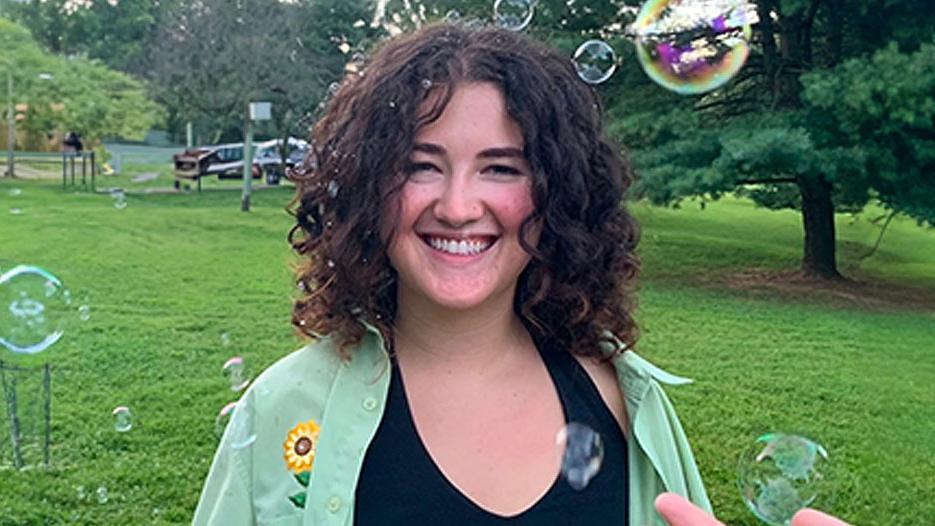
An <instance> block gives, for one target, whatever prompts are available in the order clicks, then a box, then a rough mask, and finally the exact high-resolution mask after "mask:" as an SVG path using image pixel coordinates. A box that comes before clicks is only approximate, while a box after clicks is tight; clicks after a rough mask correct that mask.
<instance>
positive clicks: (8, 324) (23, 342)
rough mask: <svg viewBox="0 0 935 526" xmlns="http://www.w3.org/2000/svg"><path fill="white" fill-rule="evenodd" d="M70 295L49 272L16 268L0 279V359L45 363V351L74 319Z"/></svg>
mask: <svg viewBox="0 0 935 526" xmlns="http://www.w3.org/2000/svg"><path fill="white" fill-rule="evenodd" d="M76 314H77V309H76V308H73V307H72V300H71V293H70V292H69V291H68V289H67V288H65V286H64V285H63V284H62V281H61V280H59V279H58V278H57V277H55V276H54V275H52V274H51V273H50V272H48V271H46V270H44V269H41V268H39V267H34V266H31V265H18V266H16V267H13V268H11V269H9V270H7V271H6V272H4V273H3V274H2V275H0V351H5V352H3V353H2V354H0V357H2V358H0V359H8V360H11V361H14V362H18V363H26V364H31V363H41V362H43V361H47V360H48V356H47V352H46V351H47V350H48V349H49V348H50V347H52V346H53V345H54V344H55V343H56V342H57V341H58V340H59V339H60V338H61V337H62V335H63V334H64V333H65V328H66V326H67V324H68V323H69V322H70V321H71V318H73V317H75V316H76Z"/></svg>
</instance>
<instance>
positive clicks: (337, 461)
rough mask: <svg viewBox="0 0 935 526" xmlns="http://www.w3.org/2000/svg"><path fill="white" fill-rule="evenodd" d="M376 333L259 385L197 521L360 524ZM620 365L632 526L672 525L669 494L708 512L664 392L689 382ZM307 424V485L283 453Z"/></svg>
mask: <svg viewBox="0 0 935 526" xmlns="http://www.w3.org/2000/svg"><path fill="white" fill-rule="evenodd" d="M369 329H370V330H369V331H368V332H367V334H366V336H365V337H364V340H363V341H362V342H361V343H360V347H359V348H358V349H356V350H355V352H353V353H352V356H353V357H352V359H351V360H350V361H342V360H341V358H340V357H339V355H338V353H337V351H336V349H335V348H334V346H333V345H332V342H331V340H330V339H329V338H324V339H322V340H319V341H317V342H315V343H312V344H310V345H307V346H306V347H304V348H302V349H300V350H298V351H296V352H294V353H292V354H290V355H289V356H287V357H285V358H283V359H282V360H280V361H278V362H277V363H276V364H274V365H273V366H272V367H270V368H269V369H268V370H266V371H265V372H264V373H263V374H262V375H260V377H259V378H257V379H256V381H255V382H254V384H253V385H252V386H251V387H250V389H249V390H248V391H247V392H246V393H245V394H244V396H243V398H242V399H241V401H240V403H239V405H238V407H237V409H236V410H235V412H234V416H233V417H232V419H231V422H230V424H229V425H228V426H227V430H226V431H225V433H224V437H223V438H222V440H221V444H220V446H219V447H218V450H217V453H216V455H215V457H214V463H213V464H212V466H211V471H210V473H209V474H208V479H207V481H206V482H205V486H204V489H203V491H202V494H201V500H200V502H199V503H198V508H197V510H196V511H195V518H194V524H196V525H202V524H210V525H223V526H235V525H253V524H256V525H278V526H293V525H294V526H299V525H303V526H312V525H315V526H319V525H334V526H351V525H353V524H354V496H355V488H356V486H357V478H358V475H359V474H360V469H361V466H362V465H363V461H364V454H365V453H366V451H367V448H368V446H369V444H370V441H371V439H372V438H373V436H374V434H375V433H376V431H377V427H378V426H379V424H380V420H381V418H382V415H383V408H384V406H385V402H386V395H387V392H388V387H389V382H390V374H389V367H390V363H389V359H388V356H387V354H386V351H385V347H384V344H383V339H382V337H381V336H380V334H379V333H378V332H377V331H376V330H375V329H373V328H372V327H370V328H369ZM614 366H615V367H616V369H617V377H618V379H619V381H620V387H621V389H622V390H623V393H624V399H625V400H626V408H627V416H628V419H629V426H630V427H629V430H628V433H627V439H628V440H629V447H628V448H627V451H628V462H629V465H628V468H629V491H630V494H629V504H630V511H629V513H630V517H629V519H630V522H629V524H630V526H657V525H659V526H662V525H664V524H665V522H664V521H663V520H662V519H661V518H660V517H659V516H658V515H657V514H656V512H655V510H654V508H653V500H654V499H655V497H656V496H657V495H658V494H659V493H661V492H663V491H673V492H676V493H679V494H681V495H683V496H685V497H687V498H688V499H689V500H691V501H693V502H695V503H696V504H698V505H699V506H701V507H702V508H705V509H706V510H708V511H710V507H711V506H710V503H709V502H708V497H707V495H706V494H705V489H704V486H703V484H702V481H701V477H700V475H699V473H698V469H697V467H696V465H695V460H694V457H693V456H692V452H691V448H690V447H689V445H688V441H687V439H686V438H685V433H684V432H683V431H682V426H681V424H680V423H679V421H678V417H677V416H676V415H675V411H674V410H673V408H672V405H671V404H670V403H669V400H668V398H667V397H666V395H665V393H664V392H663V390H662V388H661V387H660V382H661V383H665V384H672V385H681V384H685V383H688V382H690V380H688V379H685V378H679V377H677V376H673V375H671V374H668V373H666V372H665V371H662V370H661V369H658V368H657V367H655V366H653V365H652V364H650V363H649V362H647V361H646V360H644V359H643V358H641V357H639V356H638V355H636V354H635V353H634V352H632V351H626V352H624V353H622V354H620V355H619V356H618V357H617V358H616V359H615V360H614ZM309 420H314V422H315V424H317V425H318V426H320V434H319V435H318V438H317V441H316V442H315V449H314V451H315V455H314V463H313V465H312V470H311V473H310V476H309V479H308V481H307V488H306V487H305V486H304V485H303V484H302V482H301V481H299V480H298V479H297V478H296V477H294V475H293V473H292V472H291V471H289V468H288V466H287V464H286V461H285V459H284V455H283V452H284V442H285V441H286V439H287V437H288V436H289V433H290V431H291V430H293V429H294V428H295V426H296V425H297V424H299V423H302V422H308V421H309ZM254 437H255V438H254ZM400 469H405V466H400ZM296 494H299V495H304V498H305V507H304V509H303V508H300V507H298V506H297V505H296V504H295V503H293V502H292V501H291V500H290V499H289V497H290V496H295V495H296ZM300 499H301V497H300ZM621 524H623V520H622V518H621Z"/></svg>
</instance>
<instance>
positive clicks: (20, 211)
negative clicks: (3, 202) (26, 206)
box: [10, 208, 23, 216]
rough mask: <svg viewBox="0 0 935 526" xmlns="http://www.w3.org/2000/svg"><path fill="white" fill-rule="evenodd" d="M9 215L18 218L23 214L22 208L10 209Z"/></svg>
mask: <svg viewBox="0 0 935 526" xmlns="http://www.w3.org/2000/svg"><path fill="white" fill-rule="evenodd" d="M10 213H11V214H13V215H15V216H18V215H20V214H22V213H23V209H22V208H11V209H10Z"/></svg>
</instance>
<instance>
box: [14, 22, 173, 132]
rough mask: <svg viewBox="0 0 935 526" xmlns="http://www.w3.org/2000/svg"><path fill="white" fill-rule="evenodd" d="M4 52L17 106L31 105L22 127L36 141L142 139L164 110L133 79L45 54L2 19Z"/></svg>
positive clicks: (95, 65) (78, 60)
mask: <svg viewBox="0 0 935 526" xmlns="http://www.w3.org/2000/svg"><path fill="white" fill-rule="evenodd" d="M0 49H4V50H5V51H7V52H8V53H6V54H4V56H3V58H2V59H0V69H2V70H6V69H7V68H9V69H10V70H11V71H12V73H13V82H14V87H15V93H16V102H17V103H25V104H28V110H27V111H26V112H25V113H24V115H25V118H24V119H23V120H21V121H20V122H19V123H18V124H17V127H18V128H20V129H24V130H26V131H27V132H29V133H30V134H31V135H32V136H34V137H40V138H44V136H45V134H46V133H50V132H51V131H52V130H56V129H57V130H59V131H61V132H64V131H67V130H74V131H77V132H79V133H80V134H81V135H82V136H83V137H85V138H86V139H90V140H92V141H96V140H100V139H102V138H104V137H122V138H127V139H141V138H142V137H143V135H144V134H145V133H146V132H147V131H148V130H149V129H150V128H151V127H152V126H153V124H154V123H156V122H157V121H158V119H159V116H160V109H159V107H158V106H156V105H155V104H154V103H152V102H151V101H149V100H148V99H147V97H146V93H145V89H144V87H143V86H142V85H141V84H140V83H139V82H138V81H136V80H134V79H133V78H132V77H130V76H128V75H126V74H123V73H119V72H116V71H113V70H111V69H108V68H107V67H106V66H104V65H103V64H101V63H100V62H97V61H91V60H87V59H83V58H64V57H61V56H57V55H52V54H49V53H47V52H44V51H42V50H41V49H40V48H39V47H38V46H37V45H36V43H35V41H33V40H32V38H31V37H30V35H29V32H28V31H26V30H25V29H23V28H22V27H20V26H18V25H16V24H14V23H12V22H10V21H8V20H5V19H2V18H0ZM5 72H6V71H4V73H5ZM4 76H5V75H4ZM4 80H5V79H4ZM4 84H5V83H4ZM4 91H5V90H4Z"/></svg>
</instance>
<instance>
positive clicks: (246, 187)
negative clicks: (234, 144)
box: [240, 102, 272, 212]
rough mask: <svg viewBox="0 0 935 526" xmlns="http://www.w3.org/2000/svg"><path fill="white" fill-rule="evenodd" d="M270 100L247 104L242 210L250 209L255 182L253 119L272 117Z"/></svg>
mask: <svg viewBox="0 0 935 526" xmlns="http://www.w3.org/2000/svg"><path fill="white" fill-rule="evenodd" d="M270 108H271V104H270V103H269V102H251V103H248V104H247V108H246V109H247V112H246V113H247V114H246V117H247V118H246V120H245V122H244V134H243V135H244V137H243V195H242V196H241V198H240V211H241V212H249V211H250V185H251V184H252V182H253V121H268V120H269V119H270V117H271V113H272V112H271V109H270Z"/></svg>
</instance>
